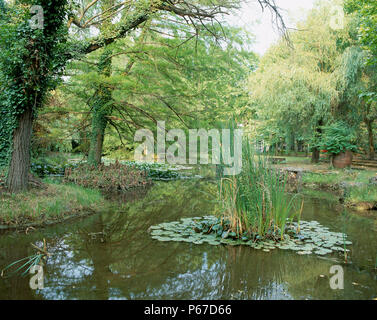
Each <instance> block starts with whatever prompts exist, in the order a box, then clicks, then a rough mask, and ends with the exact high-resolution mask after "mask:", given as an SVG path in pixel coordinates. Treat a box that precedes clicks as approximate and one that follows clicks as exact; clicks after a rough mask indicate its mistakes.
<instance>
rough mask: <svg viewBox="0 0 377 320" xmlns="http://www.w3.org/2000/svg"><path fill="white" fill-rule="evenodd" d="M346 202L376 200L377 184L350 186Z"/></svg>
mask: <svg viewBox="0 0 377 320" xmlns="http://www.w3.org/2000/svg"><path fill="white" fill-rule="evenodd" d="M346 202H348V203H360V202H372V203H373V202H375V203H376V202H377V186H363V187H359V188H356V187H355V188H351V189H350V191H349V193H348V195H347V197H346Z"/></svg>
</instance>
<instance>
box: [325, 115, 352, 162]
mask: <svg viewBox="0 0 377 320" xmlns="http://www.w3.org/2000/svg"><path fill="white" fill-rule="evenodd" d="M323 129H324V133H323V135H322V139H321V148H322V149H325V150H327V151H328V152H330V153H331V154H334V155H336V154H339V153H341V152H344V151H347V150H350V151H356V150H357V147H356V145H355V144H354V142H355V141H356V135H355V131H354V130H353V129H351V128H350V127H349V126H348V125H347V124H346V123H344V122H342V121H339V122H335V123H333V124H331V125H329V126H325V127H323Z"/></svg>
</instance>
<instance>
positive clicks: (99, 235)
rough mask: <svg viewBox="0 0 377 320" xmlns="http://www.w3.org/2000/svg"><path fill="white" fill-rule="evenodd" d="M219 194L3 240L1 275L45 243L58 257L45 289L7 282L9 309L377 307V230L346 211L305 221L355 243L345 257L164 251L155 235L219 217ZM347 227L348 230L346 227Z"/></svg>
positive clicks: (173, 190) (162, 185)
mask: <svg viewBox="0 0 377 320" xmlns="http://www.w3.org/2000/svg"><path fill="white" fill-rule="evenodd" d="M215 192H216V186H215V185H214V184H213V183H211V182H209V181H204V180H183V181H172V182H158V183H155V184H154V185H153V186H152V187H151V188H149V189H147V190H142V191H139V190H136V191H133V192H132V193H128V194H112V195H111V199H112V200H113V201H114V210H111V211H110V212H102V213H100V214H96V215H93V216H90V217H87V218H83V219H76V220H72V221H71V222H70V223H66V224H64V225H60V226H52V227H48V228H41V229H38V230H35V231H32V232H30V233H29V234H25V232H6V233H2V234H0V269H2V268H3V267H5V266H6V265H8V264H10V263H11V262H13V261H16V260H18V259H21V258H24V257H26V256H28V255H30V254H33V253H34V251H33V248H32V246H31V245H30V243H34V244H37V245H41V241H42V240H43V238H45V239H46V241H47V244H48V251H49V252H50V253H51V254H52V256H51V257H50V258H49V260H48V262H47V265H46V266H45V283H44V286H45V288H44V289H40V290H32V289H30V287H29V276H27V277H21V276H13V277H11V278H6V279H3V278H0V299H373V298H376V297H377V273H376V263H377V261H376V259H377V220H376V218H375V214H374V218H373V217H361V216H360V215H356V214H354V213H352V212H348V213H347V215H346V216H345V215H344V212H343V209H342V208H341V207H340V206H339V205H338V204H337V203H336V202H331V201H325V200H316V199H306V200H305V206H304V211H303V216H302V219H303V220H316V221H318V222H320V223H321V224H322V225H324V226H327V227H329V229H330V231H336V232H342V231H343V230H344V228H345V230H346V233H347V234H348V239H349V240H351V241H352V242H353V244H352V245H351V246H349V249H351V252H350V255H349V260H350V261H349V263H348V264H347V265H344V264H343V260H344V259H343V258H342V256H341V255H340V254H338V253H336V254H330V255H327V256H325V257H318V256H314V255H309V256H300V255H297V254H296V253H295V252H292V251H287V250H273V251H271V252H263V251H261V250H255V249H252V248H249V247H242V246H241V247H233V246H229V247H226V246H211V245H208V244H202V245H195V244H191V243H181V242H179V243H176V242H159V241H157V240H153V239H151V238H150V235H149V234H148V232H147V230H148V228H149V227H150V226H151V225H155V224H158V223H161V222H169V221H174V220H178V219H180V218H182V217H193V216H201V215H208V214H211V213H214V211H215V210H216V207H217V205H216V202H215V201H214V199H213V196H212V194H214V193H215ZM345 222H346V223H345ZM339 264H340V265H343V268H344V290H332V289H331V288H330V284H329V277H331V276H332V275H331V274H330V267H331V266H333V265H339Z"/></svg>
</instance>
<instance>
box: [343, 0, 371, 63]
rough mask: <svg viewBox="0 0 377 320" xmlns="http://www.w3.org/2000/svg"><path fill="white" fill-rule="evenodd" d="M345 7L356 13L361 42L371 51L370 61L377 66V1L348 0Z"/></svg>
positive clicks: (348, 10)
mask: <svg viewBox="0 0 377 320" xmlns="http://www.w3.org/2000/svg"><path fill="white" fill-rule="evenodd" d="M345 9H346V11H347V12H349V13H355V14H356V18H357V24H358V33H359V38H360V42H361V44H362V45H363V47H364V48H365V49H367V50H368V51H369V52H370V56H369V61H370V63H371V64H373V65H374V66H375V67H376V66H377V32H376V30H377V2H376V1H375V0H363V1H358V0H347V1H345Z"/></svg>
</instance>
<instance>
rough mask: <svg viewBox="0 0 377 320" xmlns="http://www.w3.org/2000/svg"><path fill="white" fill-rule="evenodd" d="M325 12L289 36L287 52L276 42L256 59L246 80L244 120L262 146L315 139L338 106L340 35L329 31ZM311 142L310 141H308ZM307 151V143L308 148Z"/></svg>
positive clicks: (343, 35) (343, 38) (321, 7)
mask: <svg viewBox="0 0 377 320" xmlns="http://www.w3.org/2000/svg"><path fill="white" fill-rule="evenodd" d="M330 19H331V16H330V10H329V8H328V6H327V5H326V4H325V3H319V4H318V5H317V6H316V7H315V8H314V9H313V10H312V11H311V12H310V14H309V16H308V18H307V20H306V21H303V22H300V23H298V25H297V28H298V29H299V30H300V31H295V32H292V34H291V41H292V46H293V48H290V47H288V46H287V44H286V43H285V42H284V41H280V42H279V43H278V44H277V45H275V46H273V47H271V48H270V50H269V51H268V52H267V53H266V54H265V55H264V56H263V58H262V59H261V62H260V65H259V67H258V69H257V71H256V72H255V73H252V74H251V75H250V78H249V88H250V92H251V102H250V104H251V108H250V113H251V114H250V113H249V117H250V116H252V117H253V118H255V119H256V120H257V122H256V125H255V127H256V128H255V131H256V133H255V136H257V137H258V138H260V139H263V140H264V141H266V142H267V143H270V144H275V143H279V142H280V141H283V142H284V141H286V143H287V144H289V143H290V140H291V137H292V136H293V135H294V138H295V139H296V140H301V141H306V142H309V141H311V140H314V139H315V136H316V135H317V133H318V131H317V129H318V127H319V126H320V125H321V122H323V123H325V122H326V121H329V120H331V119H332V117H333V109H334V107H335V106H336V105H337V102H338V92H337V88H336V81H334V80H335V79H334V78H335V77H334V71H335V70H336V66H337V61H338V60H339V57H340V56H341V54H342V50H343V49H342V48H339V46H338V43H339V42H347V40H348V35H347V32H346V29H345V30H340V31H334V30H332V29H331V28H330ZM311 142H313V141H311ZM311 145H313V143H311Z"/></svg>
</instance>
